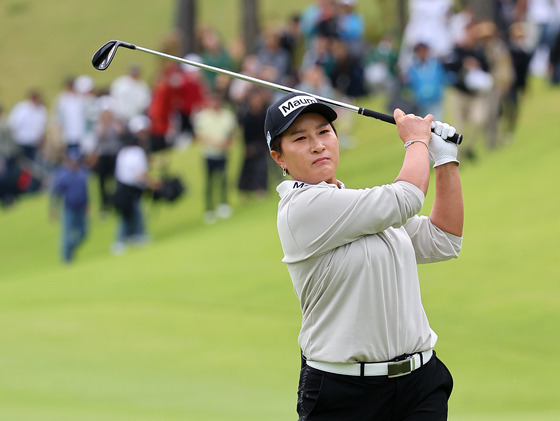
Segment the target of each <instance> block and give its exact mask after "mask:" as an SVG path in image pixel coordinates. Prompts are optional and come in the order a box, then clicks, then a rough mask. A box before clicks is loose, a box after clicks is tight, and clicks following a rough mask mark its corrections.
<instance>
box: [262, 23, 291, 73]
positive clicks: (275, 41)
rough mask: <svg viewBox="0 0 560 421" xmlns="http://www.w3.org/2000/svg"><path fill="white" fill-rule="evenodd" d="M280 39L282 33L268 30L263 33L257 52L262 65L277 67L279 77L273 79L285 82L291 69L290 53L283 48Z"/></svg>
mask: <svg viewBox="0 0 560 421" xmlns="http://www.w3.org/2000/svg"><path fill="white" fill-rule="evenodd" d="M280 41H281V39H280V34H279V33H278V32H277V31H275V30H271V29H269V30H266V31H264V33H263V34H262V42H261V45H260V46H259V47H258V48H257V52H256V56H257V59H258V60H259V62H260V64H261V65H262V66H272V67H274V68H276V71H277V79H276V80H272V81H271V82H275V83H283V81H284V78H285V77H286V76H288V74H289V71H290V55H289V53H288V52H287V51H286V50H284V49H283V48H282V46H281V44H280Z"/></svg>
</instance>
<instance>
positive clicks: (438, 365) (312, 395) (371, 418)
mask: <svg viewBox="0 0 560 421" xmlns="http://www.w3.org/2000/svg"><path fill="white" fill-rule="evenodd" d="M452 389H453V378H452V377H451V373H449V370H447V367H445V365H444V364H443V363H442V362H441V361H440V360H439V359H438V358H437V357H436V355H435V353H434V355H433V356H432V358H431V359H430V361H429V362H428V363H427V364H426V365H424V366H423V367H421V368H419V369H417V370H415V371H413V372H412V373H410V374H408V375H406V376H402V377H395V378H388V377H386V376H367V377H354V376H343V375H339V374H332V373H326V372H324V371H320V370H316V369H314V368H312V367H309V366H307V365H305V361H302V368H301V373H300V380H299V389H298V402H297V411H298V414H299V421H341V420H344V421H441V420H446V419H447V401H448V400H449V396H450V395H451V390H452Z"/></svg>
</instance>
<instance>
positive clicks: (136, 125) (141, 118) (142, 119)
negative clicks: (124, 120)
mask: <svg viewBox="0 0 560 421" xmlns="http://www.w3.org/2000/svg"><path fill="white" fill-rule="evenodd" d="M151 125H152V122H151V121H150V119H149V118H148V117H147V116H145V115H143V114H141V115H135V116H134V117H132V118H131V119H130V121H129V122H128V130H129V131H130V133H133V134H136V133H138V132H140V131H142V130H148V129H149V128H150V127H151Z"/></svg>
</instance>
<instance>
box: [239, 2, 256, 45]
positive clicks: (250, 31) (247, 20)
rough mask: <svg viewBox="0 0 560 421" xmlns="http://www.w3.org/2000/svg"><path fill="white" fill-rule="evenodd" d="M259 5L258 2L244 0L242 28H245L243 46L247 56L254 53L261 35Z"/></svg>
mask: <svg viewBox="0 0 560 421" xmlns="http://www.w3.org/2000/svg"><path fill="white" fill-rule="evenodd" d="M258 4H259V2H258V0H242V8H241V10H242V11H243V15H242V17H241V27H242V28H243V44H244V45H245V51H246V53H247V54H252V53H254V51H255V46H256V41H257V38H258V36H259V33H260V27H259V10H258V7H257V6H258Z"/></svg>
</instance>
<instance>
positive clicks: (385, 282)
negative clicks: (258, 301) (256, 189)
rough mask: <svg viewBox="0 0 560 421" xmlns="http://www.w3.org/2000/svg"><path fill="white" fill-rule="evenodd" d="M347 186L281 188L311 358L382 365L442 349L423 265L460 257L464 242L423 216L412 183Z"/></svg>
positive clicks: (287, 255)
mask: <svg viewBox="0 0 560 421" xmlns="http://www.w3.org/2000/svg"><path fill="white" fill-rule="evenodd" d="M341 186H342V188H338V187H337V186H336V185H334V184H327V183H325V182H322V183H320V184H317V185H309V184H306V183H302V182H299V181H284V182H282V183H281V184H280V185H279V186H278V188H277V191H278V192H279V194H280V202H279V204H278V233H279V236H280V241H281V243H282V248H283V250H284V258H283V260H282V261H283V262H285V263H286V264H287V266H288V270H289V272H290V276H291V278H292V282H293V285H294V290H295V292H296V294H297V296H298V298H299V300H300V305H301V311H302V326H301V331H300V334H299V345H300V347H301V349H302V351H303V354H304V355H305V356H306V357H307V358H308V359H311V360H315V361H325V362H335V363H346V362H356V361H369V362H373V361H387V360H390V359H392V358H394V357H396V356H399V355H402V354H405V353H413V352H418V351H425V350H428V349H431V348H433V347H434V345H435V344H436V341H437V335H436V334H435V333H434V331H432V329H431V328H430V325H429V323H428V319H427V317H426V314H425V312H424V308H423V306H422V301H421V296H420V286H419V280H418V270H417V266H416V265H417V263H429V262H436V261H442V260H447V259H450V258H454V257H457V256H458V253H459V251H460V249H461V245H462V238H461V237H457V236H455V235H451V234H449V233H446V232H444V231H442V230H440V229H439V228H437V227H436V226H435V225H433V224H432V223H431V221H430V219H429V218H428V217H427V216H418V215H417V213H418V212H419V211H420V209H421V208H422V205H423V202H424V195H423V193H422V191H421V190H420V189H418V188H417V187H416V186H414V185H413V184H410V183H408V182H405V181H399V182H396V183H393V184H387V185H383V186H378V187H373V188H369V189H359V190H356V189H345V188H344V185H342V184H341Z"/></svg>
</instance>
